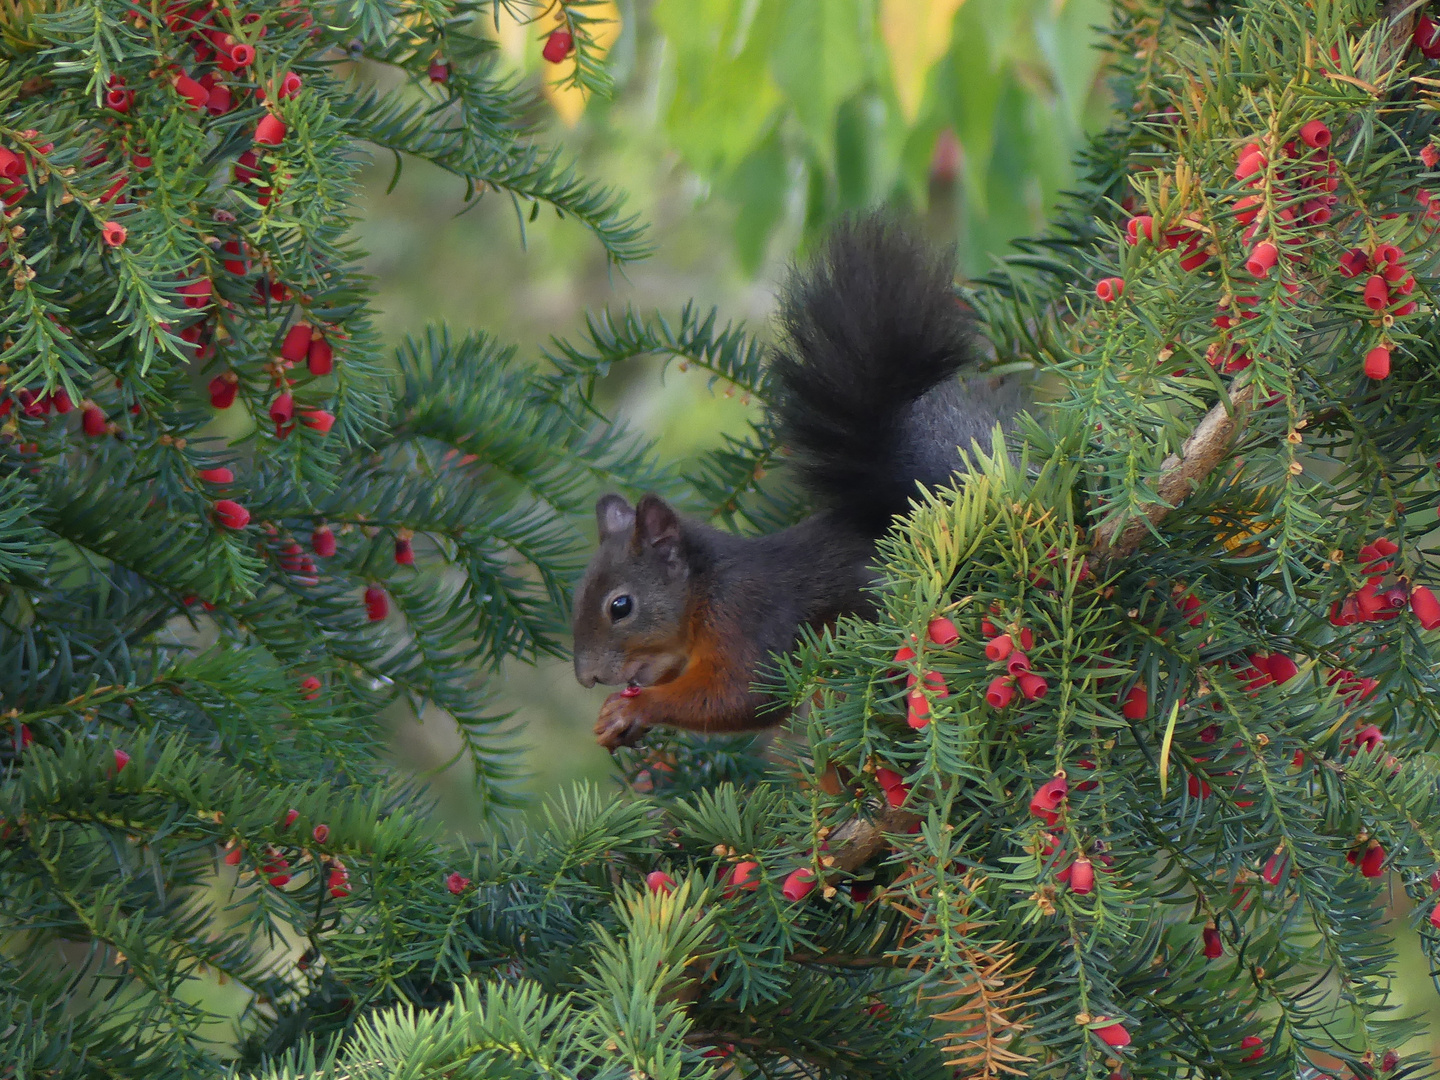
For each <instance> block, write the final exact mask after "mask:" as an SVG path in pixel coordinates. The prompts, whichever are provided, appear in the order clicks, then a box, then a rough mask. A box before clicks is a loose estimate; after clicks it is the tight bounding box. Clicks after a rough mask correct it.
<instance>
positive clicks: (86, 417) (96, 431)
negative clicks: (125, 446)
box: [80, 405, 109, 436]
mask: <svg viewBox="0 0 1440 1080" xmlns="http://www.w3.org/2000/svg"><path fill="white" fill-rule="evenodd" d="M108 426H109V425H108V424H107V423H106V422H105V413H104V412H103V411H102V410H101V408H100V406H98V405H86V406H85V408H84V409H83V410H82V411H81V413H80V428H81V430H83V431H84V432H85V434H86V435H90V436H96V435H104V434H105V431H106V429H107V428H108Z"/></svg>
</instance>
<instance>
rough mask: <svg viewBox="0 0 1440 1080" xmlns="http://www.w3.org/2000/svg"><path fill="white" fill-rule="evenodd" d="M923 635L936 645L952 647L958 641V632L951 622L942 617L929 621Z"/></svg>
mask: <svg viewBox="0 0 1440 1080" xmlns="http://www.w3.org/2000/svg"><path fill="white" fill-rule="evenodd" d="M925 633H926V636H928V637H929V638H930V640H931V641H933V642H934V643H935V644H936V645H954V644H955V642H957V641H959V640H960V631H959V630H957V629H956V628H955V624H954V623H953V622H951V621H950V620H949V619H947V618H944V617H943V616H940V617H937V618H934V619H931V620H930V623H929V625H928V626H927V627H926V628H925Z"/></svg>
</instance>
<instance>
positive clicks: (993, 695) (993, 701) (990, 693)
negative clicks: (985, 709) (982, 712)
mask: <svg viewBox="0 0 1440 1080" xmlns="http://www.w3.org/2000/svg"><path fill="white" fill-rule="evenodd" d="M1014 698H1015V685H1014V680H1012V679H1011V678H1010V676H1008V675H997V676H995V678H993V679H991V680H990V685H989V687H987V688H986V690H985V702H986V704H988V705H989V706H990V707H991V708H992V709H1003V708H1005V706H1007V705H1009V704H1010V702H1011V701H1013V700H1014Z"/></svg>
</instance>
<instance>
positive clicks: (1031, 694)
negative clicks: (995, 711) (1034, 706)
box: [1015, 671, 1050, 701]
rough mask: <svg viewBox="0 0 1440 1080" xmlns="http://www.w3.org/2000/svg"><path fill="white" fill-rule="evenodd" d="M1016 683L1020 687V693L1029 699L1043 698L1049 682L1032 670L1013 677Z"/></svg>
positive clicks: (1046, 692) (1047, 691) (1047, 690)
mask: <svg viewBox="0 0 1440 1080" xmlns="http://www.w3.org/2000/svg"><path fill="white" fill-rule="evenodd" d="M1015 683H1016V685H1018V686H1019V687H1020V693H1022V694H1024V695H1025V697H1026V698H1027V699H1028V700H1030V701H1036V700H1039V699H1040V698H1043V697H1044V696H1045V695H1046V694H1048V693H1049V692H1050V684H1049V683H1048V682H1046V681H1045V679H1044V677H1043V676H1040V675H1036V674H1035V673H1034V672H1032V671H1027V672H1024V673H1023V674H1021V675H1019V676H1018V677H1017V678H1016V679H1015Z"/></svg>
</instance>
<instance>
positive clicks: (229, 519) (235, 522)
mask: <svg viewBox="0 0 1440 1080" xmlns="http://www.w3.org/2000/svg"><path fill="white" fill-rule="evenodd" d="M215 520H216V522H218V523H219V524H221V525H223V526H224V527H225V528H227V529H243V528H244V527H245V526H246V525H248V524H250V511H249V510H246V509H245V507H243V506H241V505H240V504H239V503H237V502H235V501H233V500H231V499H221V500H219V501H218V502H217V503H216V504H215Z"/></svg>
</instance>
